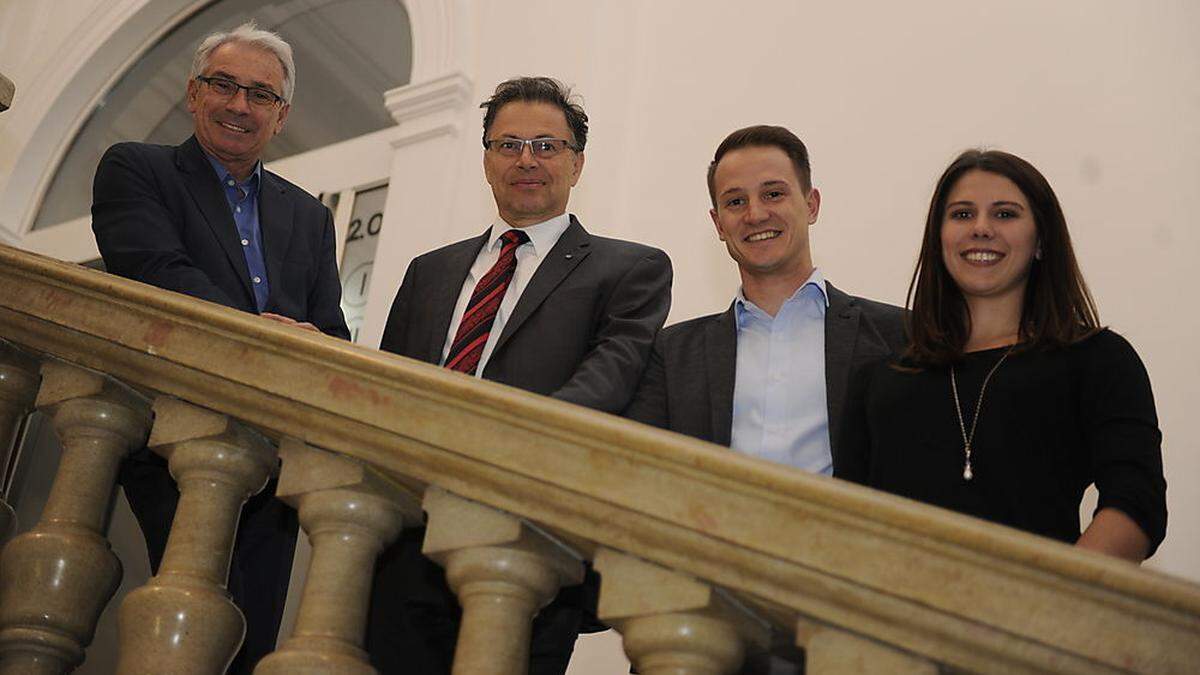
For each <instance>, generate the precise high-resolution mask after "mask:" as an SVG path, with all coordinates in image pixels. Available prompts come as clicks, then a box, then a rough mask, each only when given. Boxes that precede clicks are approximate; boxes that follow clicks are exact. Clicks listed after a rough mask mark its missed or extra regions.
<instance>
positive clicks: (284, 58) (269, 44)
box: [188, 20, 296, 103]
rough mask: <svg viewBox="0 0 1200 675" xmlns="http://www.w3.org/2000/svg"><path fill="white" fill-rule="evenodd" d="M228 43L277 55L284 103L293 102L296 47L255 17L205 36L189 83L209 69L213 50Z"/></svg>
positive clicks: (198, 48)
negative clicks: (293, 56)
mask: <svg viewBox="0 0 1200 675" xmlns="http://www.w3.org/2000/svg"><path fill="white" fill-rule="evenodd" d="M226 42H236V43H238V44H244V45H249V46H251V47H257V48H259V49H262V50H264V51H267V52H270V53H272V54H274V55H275V58H277V59H279V65H280V66H282V68H283V93H282V94H281V96H283V101H284V103H291V101H292V94H294V93H295V91H296V63H295V61H293V60H292V46H291V45H289V44H288V43H287V42H284V40H283V38H281V37H279V35H278V34H277V33H272V32H271V31H269V30H261V29H259V27H258V26H257V25H256V24H255V23H254V21H253V20H251V21H247V22H246V23H244V24H242V25H240V26H238V27H237V28H234V29H233V30H231V31H228V32H221V33H213V34H212V35H209V36H208V37H206V38H204V41H203V42H201V43H200V46H199V47H197V48H196V56H195V57H194V58H193V59H192V70H191V72H190V73H188V81H189V82H191V81H192V80H194V79H196V77H197V76H198V75H201V74H202V73H204V71H205V70H206V69H207V68H208V61H209V59H210V58H211V57H212V53H213V52H214V51H216V49H217V47H220V46H221V45H223V44H225V43H226Z"/></svg>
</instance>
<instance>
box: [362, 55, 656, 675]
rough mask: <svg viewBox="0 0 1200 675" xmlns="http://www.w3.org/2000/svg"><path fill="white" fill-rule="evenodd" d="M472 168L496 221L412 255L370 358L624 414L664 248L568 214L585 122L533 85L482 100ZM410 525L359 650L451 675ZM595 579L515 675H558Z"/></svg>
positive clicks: (448, 636)
mask: <svg viewBox="0 0 1200 675" xmlns="http://www.w3.org/2000/svg"><path fill="white" fill-rule="evenodd" d="M480 107H482V108H483V109H484V110H485V112H484V118H483V139H482V140H483V148H484V151H483V168H484V174H485V176H486V177H487V181H488V184H489V185H490V186H491V188H492V195H493V197H494V198H495V202H496V211H497V217H496V219H495V220H494V221H493V222H492V223H491V225H490V227H488V229H487V230H486V231H485V232H484V233H483V234H481V235H479V236H476V237H472V238H470V239H466V240H464V241H460V242H457V243H454V244H450V245H448V246H444V247H442V248H439V249H437V250H435V251H431V252H429V253H425V254H423V255H421V256H418V257H417V258H416V259H414V260H413V261H412V263H411V264H410V265H409V266H408V271H407V272H406V273H405V275H404V281H403V282H402V283H401V285H400V290H399V291H398V292H397V293H396V299H395V302H394V303H393V305H392V310H391V313H390V314H389V315H388V319H387V325H386V327H385V328H384V331H383V338H382V341H381V342H380V345H379V346H380V349H383V350H384V351H388V352H393V353H395V354H400V355H403V356H408V357H411V358H415V359H420V360H422V361H427V362H429V363H436V364H439V365H441V366H443V367H445V368H448V369H450V370H455V371H458V372H461V373H464V374H466V375H470V376H472V377H478V378H483V379H486V380H492V381H494V382H500V383H503V384H507V385H509V386H513V387H517V388H519V389H524V390H526V391H531V392H534V393H537V394H543V395H545V396H550V397H553V398H556V399H558V400H560V401H566V402H568V403H574V404H576V405H582V406H587V407H589V408H592V409H595V410H603V411H605V412H612V413H618V412H620V411H621V410H623V409H624V408H625V406H626V405H627V404H628V403H629V399H630V398H631V397H632V396H633V392H634V390H635V389H636V388H637V385H638V379H639V377H640V376H641V373H642V370H643V369H644V367H645V363H646V358H647V356H648V355H649V352H650V347H651V345H652V344H653V341H654V335H655V334H656V333H657V332H658V329H659V328H661V327H662V324H663V321H664V320H666V318H667V310H668V309H669V308H670V304H671V261H670V260H669V259H668V258H667V256H666V254H665V253H663V252H662V251H660V250H658V249H655V248H651V247H649V246H644V245H642V244H637V243H634V242H629V241H621V240H618V239H611V238H608V237H600V236H596V235H593V234H591V233H589V232H588V231H587V230H585V229H584V228H583V225H581V224H580V222H579V220H578V219H577V218H576V217H575V216H574V215H573V214H571V213H569V212H568V211H567V203H568V201H569V197H570V194H571V190H572V188H574V186H575V184H576V182H577V181H578V180H579V177H580V173H581V172H582V171H583V161H584V146H585V144H586V143H587V131H588V127H587V122H588V118H587V114H586V113H585V112H584V110H583V108H582V107H581V106H580V105H579V103H578V102H576V101H575V100H574V97H573V96H572V95H571V93H570V90H569V89H567V88H566V87H565V86H563V85H562V84H561V83H559V82H557V81H556V80H552V79H550V78H546V77H519V78H514V79H511V80H508V81H505V82H502V83H500V85H499V86H498V87H496V91H495V93H494V94H493V95H492V97H491V98H489V99H488V100H487V101H485V102H484V103H483V105H482V106H480ZM423 535H424V530H423V529H422V528H412V529H409V530H405V532H404V533H403V534H402V535H401V537H400V541H399V542H397V543H396V544H394V545H393V546H391V547H389V548H388V549H387V550H386V551H384V553H383V554H382V555H381V556H380V560H379V564H378V566H377V569H376V574H375V584H374V589H373V591H372V603H371V612H370V620H369V622H368V629H367V640H366V643H367V651H368V652H369V653H370V655H371V662H372V664H373V665H374V666H375V667H376V668H378V669H379V671H380V672H384V673H422V674H426V673H428V674H430V675H436V674H437V673H449V672H450V668H451V657H452V655H453V653H454V643H455V639H456V636H457V633H458V624H459V618H460V609H459V607H458V602H457V600H456V599H455V597H454V594H453V593H452V592H451V591H450V589H449V588H448V587H447V585H446V581H445V574H444V573H443V571H442V569H441V568H440V567H439V566H437V565H436V564H434V563H433V562H432V561H430V560H428V559H426V558H425V557H424V556H423V555H421V539H422V537H423ZM596 588H597V582H596V580H595V578H594V576H593V575H589V581H588V582H587V583H585V584H583V585H580V586H573V587H570V588H567V589H564V590H563V591H562V592H561V593H560V594H559V596H558V598H557V599H556V600H555V601H554V602H553V603H552V604H551V605H549V606H548V607H546V608H544V609H543V610H542V611H541V612H540V613H539V614H538V616H537V618H536V619H535V620H534V623H533V639H532V643H531V645H530V667H529V672H530V673H532V674H533V675H561V674H562V673H563V672H565V671H566V669H567V664H568V662H569V661H570V656H571V651H572V649H573V648H574V644H575V637H576V635H578V633H579V632H580V630H581V629H582V630H588V629H590V628H598V626H596V625H594V624H593V623H592V621H591V618H590V613H591V612H592V611H594V610H593V606H594V604H595V597H594V595H595V591H596Z"/></svg>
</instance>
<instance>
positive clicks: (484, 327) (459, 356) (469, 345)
mask: <svg viewBox="0 0 1200 675" xmlns="http://www.w3.org/2000/svg"><path fill="white" fill-rule="evenodd" d="M500 239H501V240H502V241H503V243H502V244H501V246H500V257H499V258H497V259H496V264H495V265H492V269H490V270H488V272H487V274H485V275H483V278H482V279H480V280H479V283H477V284H475V290H474V291H473V292H472V293H471V300H470V302H468V303H467V311H465V312H463V317H462V321H461V322H459V324H458V331H456V332H455V333H454V342H452V343H451V344H450V353H449V354H447V355H446V365H445V367H446V368H449V369H450V370H457V371H458V372H460V373H466V374H468V375H474V374H475V369H476V368H477V367H478V366H479V357H481V356H483V347H484V345H486V344H487V340H488V336H489V335H491V333H492V324H493V323H495V321H496V310H498V309H500V302H501V301H503V300H504V292H505V291H506V290H508V283H509V282H510V281H512V277H513V271H514V270H516V269H517V247H518V246H520V245H521V244H524V243H525V242H527V241H529V235H527V234H525V233H524V232H522V231H521V230H509V231H508V232H505V233H504V234H502V235H500Z"/></svg>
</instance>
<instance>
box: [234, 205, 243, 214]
mask: <svg viewBox="0 0 1200 675" xmlns="http://www.w3.org/2000/svg"><path fill="white" fill-rule="evenodd" d="M233 210H234V211H237V212H238V213H241V212H242V207H240V206H238V207H235V208H234V209H233Z"/></svg>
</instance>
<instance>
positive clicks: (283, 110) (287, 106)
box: [272, 103, 292, 135]
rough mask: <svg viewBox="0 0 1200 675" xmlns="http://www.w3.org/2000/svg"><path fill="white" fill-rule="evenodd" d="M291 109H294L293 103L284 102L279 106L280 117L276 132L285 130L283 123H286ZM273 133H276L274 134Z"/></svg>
mask: <svg viewBox="0 0 1200 675" xmlns="http://www.w3.org/2000/svg"><path fill="white" fill-rule="evenodd" d="M291 110H292V104H291V103H284V104H283V105H282V106H281V107H280V108H279V119H278V120H276V121H275V133H276V134H278V133H279V132H281V131H283V123H284V121H286V120H287V116H288V113H289V112H291ZM272 135H274V134H272Z"/></svg>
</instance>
